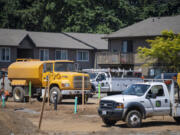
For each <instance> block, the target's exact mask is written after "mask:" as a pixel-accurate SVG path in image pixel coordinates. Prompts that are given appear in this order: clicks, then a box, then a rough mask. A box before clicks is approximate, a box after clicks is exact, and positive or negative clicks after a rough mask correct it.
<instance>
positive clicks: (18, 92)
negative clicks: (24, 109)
mask: <svg viewBox="0 0 180 135" xmlns="http://www.w3.org/2000/svg"><path fill="white" fill-rule="evenodd" d="M13 99H14V101H15V102H23V101H24V89H23V88H22V87H15V88H14V89H13Z"/></svg>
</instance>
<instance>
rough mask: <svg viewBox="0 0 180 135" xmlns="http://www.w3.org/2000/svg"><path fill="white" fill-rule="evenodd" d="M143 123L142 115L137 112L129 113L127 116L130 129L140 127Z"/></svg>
mask: <svg viewBox="0 0 180 135" xmlns="http://www.w3.org/2000/svg"><path fill="white" fill-rule="evenodd" d="M141 122H142V115H141V113H140V112H139V111H137V110H132V111H129V112H128V114H127V116H126V123H127V126H128V127H130V128H136V127H140V126H141Z"/></svg>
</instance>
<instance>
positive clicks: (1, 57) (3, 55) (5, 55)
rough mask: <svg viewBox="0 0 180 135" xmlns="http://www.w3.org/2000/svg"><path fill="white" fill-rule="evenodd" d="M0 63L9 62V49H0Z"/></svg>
mask: <svg viewBox="0 0 180 135" xmlns="http://www.w3.org/2000/svg"><path fill="white" fill-rule="evenodd" d="M0 61H2V62H9V61H10V48H0Z"/></svg>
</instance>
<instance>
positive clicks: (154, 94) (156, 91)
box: [98, 80, 180, 127]
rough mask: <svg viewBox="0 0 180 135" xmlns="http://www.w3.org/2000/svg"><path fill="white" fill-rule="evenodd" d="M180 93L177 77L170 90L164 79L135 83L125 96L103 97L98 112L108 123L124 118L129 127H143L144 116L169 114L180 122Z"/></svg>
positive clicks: (112, 123) (111, 123)
mask: <svg viewBox="0 0 180 135" xmlns="http://www.w3.org/2000/svg"><path fill="white" fill-rule="evenodd" d="M178 93H179V90H178V91H176V92H175V88H174V82H173V80H172V84H171V86H170V89H168V87H167V85H166V84H165V83H164V82H143V83H135V84H132V85H131V86H129V87H128V88H127V89H126V90H125V91H123V93H122V94H121V95H115V96H107V97H104V98H102V99H101V101H100V105H99V109H98V112H99V115H100V117H101V118H102V120H103V122H104V123H105V124H106V125H114V124H115V123H116V122H117V121H119V120H122V121H125V122H126V123H127V125H128V127H139V126H140V125H141V122H142V119H145V118H147V117H151V116H165V115H169V116H172V117H174V119H175V120H176V121H177V122H180V102H179V101H180V100H179V99H180V98H179V96H177V95H179V94H178ZM175 97H176V98H175Z"/></svg>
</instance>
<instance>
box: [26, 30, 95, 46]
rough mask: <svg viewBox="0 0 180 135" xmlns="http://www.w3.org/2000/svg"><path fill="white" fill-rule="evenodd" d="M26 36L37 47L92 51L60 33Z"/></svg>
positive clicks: (37, 33) (41, 33) (34, 33)
mask: <svg viewBox="0 0 180 135" xmlns="http://www.w3.org/2000/svg"><path fill="white" fill-rule="evenodd" d="M28 34H29V36H30V37H31V39H32V40H33V42H34V43H35V45H36V46H37V47H48V48H49V47H50V48H70V49H93V48H92V47H89V46H87V45H84V44H83V43H81V42H78V41H76V40H74V39H72V38H70V37H68V36H66V35H64V34H62V33H51V32H28Z"/></svg>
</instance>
